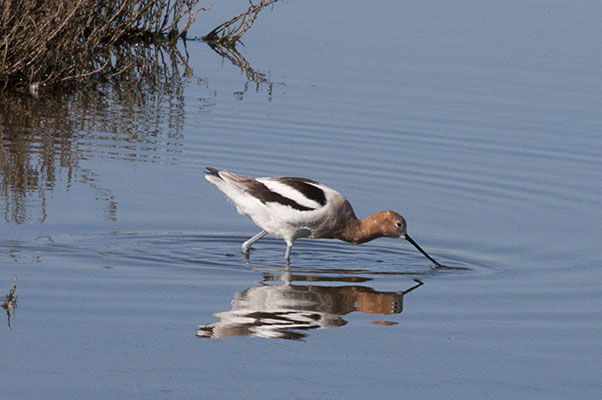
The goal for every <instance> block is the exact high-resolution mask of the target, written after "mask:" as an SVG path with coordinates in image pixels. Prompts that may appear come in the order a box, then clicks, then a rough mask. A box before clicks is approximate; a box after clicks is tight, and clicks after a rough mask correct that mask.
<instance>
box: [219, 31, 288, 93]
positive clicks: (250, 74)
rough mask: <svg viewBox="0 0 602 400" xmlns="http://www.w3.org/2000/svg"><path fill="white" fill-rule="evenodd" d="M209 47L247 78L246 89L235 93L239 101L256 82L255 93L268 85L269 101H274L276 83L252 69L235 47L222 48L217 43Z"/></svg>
mask: <svg viewBox="0 0 602 400" xmlns="http://www.w3.org/2000/svg"><path fill="white" fill-rule="evenodd" d="M209 46H210V47H211V48H212V49H213V50H214V51H215V52H216V53H217V54H219V55H220V56H222V57H223V58H227V59H228V60H229V61H230V62H231V63H232V64H233V65H235V66H236V67H238V68H240V71H241V72H242V73H243V74H245V77H246V79H247V82H246V83H245V88H244V89H243V90H242V91H240V92H234V95H235V96H236V97H237V98H238V99H239V100H242V99H243V97H244V94H245V93H246V92H247V91H248V89H249V82H255V91H256V92H259V90H260V87H261V85H262V84H266V85H267V91H268V100H270V101H271V100H272V93H273V87H274V82H272V81H270V80H269V79H268V76H267V75H266V74H264V73H263V72H259V71H255V70H254V69H253V68H252V67H251V65H250V64H249V63H248V62H247V60H246V59H245V58H244V57H243V55H242V54H240V53H239V52H238V50H236V48H235V47H234V46H232V47H225V46H221V45H219V44H217V43H209ZM281 85H282V83H281Z"/></svg>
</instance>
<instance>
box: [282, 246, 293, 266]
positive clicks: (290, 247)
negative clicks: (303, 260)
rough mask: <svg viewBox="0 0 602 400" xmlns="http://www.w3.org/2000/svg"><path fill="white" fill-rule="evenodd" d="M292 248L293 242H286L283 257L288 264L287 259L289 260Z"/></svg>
mask: <svg viewBox="0 0 602 400" xmlns="http://www.w3.org/2000/svg"><path fill="white" fill-rule="evenodd" d="M292 248H293V242H290V243H289V242H288V241H287V242H286V252H285V253H284V259H285V260H286V263H287V264H288V263H289V261H290V260H291V249H292Z"/></svg>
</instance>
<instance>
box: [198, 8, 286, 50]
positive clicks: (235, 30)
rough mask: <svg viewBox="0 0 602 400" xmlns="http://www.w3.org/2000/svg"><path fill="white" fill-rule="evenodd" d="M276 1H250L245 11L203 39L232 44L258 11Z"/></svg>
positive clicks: (250, 23) (249, 26)
mask: <svg viewBox="0 0 602 400" xmlns="http://www.w3.org/2000/svg"><path fill="white" fill-rule="evenodd" d="M276 1H278V0H260V2H259V3H257V4H253V3H251V5H250V6H249V9H248V10H247V11H245V12H243V13H242V14H240V15H237V16H236V17H234V18H232V19H231V20H229V21H226V22H224V23H223V24H221V25H219V26H217V27H216V28H215V29H213V30H212V31H211V32H209V33H208V34H206V35H205V36H203V40H206V41H207V42H210V43H214V44H220V45H222V46H227V47H232V46H234V44H235V43H236V42H237V41H238V40H240V38H241V37H242V35H244V34H245V32H246V31H248V30H249V29H250V28H251V26H252V25H253V23H254V22H255V19H256V18H257V15H258V14H259V12H260V11H261V10H263V9H264V8H265V7H266V6H268V5H270V4H273V3H275V2H276Z"/></svg>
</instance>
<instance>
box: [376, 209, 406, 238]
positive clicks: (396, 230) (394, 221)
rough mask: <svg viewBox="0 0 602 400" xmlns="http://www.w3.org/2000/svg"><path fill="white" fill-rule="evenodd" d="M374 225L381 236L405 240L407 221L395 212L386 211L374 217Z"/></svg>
mask: <svg viewBox="0 0 602 400" xmlns="http://www.w3.org/2000/svg"><path fill="white" fill-rule="evenodd" d="M373 217H374V220H373V221H374V224H375V225H376V226H378V228H376V227H374V229H376V230H377V231H379V233H380V235H381V236H385V237H392V238H401V239H405V237H406V229H407V224H406V220H405V219H404V218H403V217H402V216H401V215H399V214H398V213H396V212H395V211H391V210H385V211H381V212H379V213H376V214H374V215H373Z"/></svg>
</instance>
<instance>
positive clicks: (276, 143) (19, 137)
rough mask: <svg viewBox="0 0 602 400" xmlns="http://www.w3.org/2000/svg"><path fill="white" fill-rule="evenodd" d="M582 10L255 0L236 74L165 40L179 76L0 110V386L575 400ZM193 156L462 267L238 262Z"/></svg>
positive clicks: (596, 301)
mask: <svg viewBox="0 0 602 400" xmlns="http://www.w3.org/2000/svg"><path fill="white" fill-rule="evenodd" d="M245 7H246V5H245V4H244V2H242V3H241V5H238V6H237V5H236V4H229V5H227V4H225V3H224V4H221V3H219V2H218V3H217V4H216V6H215V9H214V10H212V11H211V12H209V13H206V14H201V15H199V17H198V18H197V22H196V24H195V26H194V28H193V29H194V32H193V36H194V35H199V36H200V35H202V34H204V33H206V32H207V31H208V30H210V29H211V28H212V27H213V26H215V25H217V24H219V23H221V22H223V20H225V19H227V18H229V17H230V16H233V15H235V14H237V13H239V12H241V11H242V9H244V8H245ZM601 13H602V6H599V5H598V4H597V3H583V4H582V3H579V4H574V3H564V2H559V1H551V2H530V3H524V2H504V3H496V2H462V3H460V4H449V3H448V2H440V1H428V2H420V3H416V4H410V3H397V2H385V3H383V4H367V3H364V2H348V3H345V6H344V7H342V5H341V4H336V3H332V4H331V3H325V4H324V3H320V5H319V8H316V7H315V5H314V6H311V7H308V5H307V4H306V3H295V2H284V3H276V4H275V5H274V7H272V8H270V9H267V10H264V11H263V12H262V14H260V15H259V18H258V19H257V22H256V24H255V25H254V26H253V28H252V30H251V31H249V32H248V33H247V34H246V35H245V36H244V39H243V40H244V43H245V47H242V46H239V50H240V55H242V56H243V57H244V59H245V60H246V63H247V64H246V65H247V69H246V70H241V69H240V68H239V67H238V66H236V65H233V64H232V63H231V62H230V61H229V60H228V59H226V58H224V59H222V58H221V57H220V56H219V55H218V54H216V53H215V52H214V51H213V50H212V49H211V48H209V47H208V46H207V45H206V44H205V43H203V42H200V41H189V42H188V43H187V46H186V49H185V50H184V48H183V47H182V52H183V53H184V51H186V52H187V54H188V56H189V59H188V65H189V66H190V68H192V70H193V75H192V76H190V77H183V78H181V79H176V78H174V79H171V80H167V81H166V82H165V83H164V84H163V85H160V86H157V87H148V86H144V85H143V86H142V87H140V88H135V87H130V86H128V85H124V88H122V91H119V90H116V89H109V88H107V89H106V90H105V92H103V93H102V94H94V95H90V94H86V93H76V94H74V95H72V96H71V95H65V96H61V97H60V98H58V99H57V98H56V97H50V95H48V96H46V95H42V96H40V98H37V99H36V98H32V97H27V96H23V97H18V98H17V97H15V98H11V99H4V100H3V101H2V109H1V110H0V111H1V112H0V132H2V135H3V143H2V144H3V146H2V149H3V152H2V155H1V156H2V157H1V158H0V162H1V163H0V164H1V165H2V175H0V178H1V179H2V195H1V201H0V204H1V206H2V215H3V218H2V219H0V232H1V233H0V297H3V296H4V295H6V294H8V292H9V289H10V286H11V284H12V279H13V276H17V279H18V281H17V290H16V294H17V295H18V296H19V297H18V300H17V306H18V308H17V309H16V310H15V313H14V315H12V317H11V319H10V328H9V326H8V325H6V326H4V327H0V339H1V340H0V354H2V357H0V371H1V372H0V381H1V382H2V387H3V389H2V391H3V393H4V396H6V398H27V399H38V398H39V399H42V398H44V399H49V398H50V399H54V398H71V397H77V398H81V397H88V398H107V397H112V398H123V399H125V398H127V399H135V398H144V399H149V398H160V399H164V398H181V399H193V398H195V399H196V398H224V399H225V398H240V397H245V398H251V399H255V398H269V399H271V398H282V397H290V398H301V399H305V398H308V399H309V398H312V399H322V398H324V399H326V398H333V397H337V398H338V397H341V398H351V399H359V398H365V397H366V396H371V397H375V396H376V397H385V396H387V397H388V396H398V397H399V396H405V397H408V398H418V399H430V398H440V397H450V398H466V399H482V398H517V399H519V398H525V399H526V398H529V399H533V398H542V399H543V398H545V399H565V398H568V397H571V398H573V397H578V398H580V399H599V398H600V395H601V394H602V384H601V383H600V382H601V381H600V376H599V375H600V374H599V370H600V359H601V358H602V342H601V338H602V322H601V321H602V318H601V317H602V311H601V309H602V307H601V306H602V286H601V285H600V282H602V247H601V246H600V244H599V243H600V238H601V237H602V229H601V228H600V223H599V222H600V221H601V220H602V208H601V207H600V199H602V161H601V160H602V136H601V134H600V133H601V131H602V113H600V105H601V104H602V77H601V75H600V73H599V72H600V71H601V70H602V56H601V54H602V45H601V44H600V40H599V38H600V37H601V36H602V25H600V23H599V16H600V15H601ZM207 27H211V28H209V29H206V28H207ZM9 100H10V101H9ZM206 166H212V167H217V168H225V169H230V170H232V171H234V172H239V173H243V174H247V175H252V176H271V175H287V176H291V175H292V176H306V177H309V178H313V179H316V180H318V181H321V182H323V183H325V184H327V185H329V186H331V187H333V188H335V189H337V190H339V191H340V192H342V193H344V194H345V195H346V196H347V197H348V199H349V200H350V201H351V203H352V204H353V206H354V209H355V211H356V213H357V214H358V216H361V217H365V216H367V215H369V214H371V213H373V212H375V211H378V210H381V209H395V210H397V211H399V212H400V213H401V214H402V215H404V216H405V217H406V219H407V220H408V232H409V233H410V235H412V237H413V238H414V239H415V240H416V241H417V242H418V243H420V245H421V246H423V247H424V248H425V249H426V250H427V251H428V252H429V253H430V254H431V255H433V256H434V257H435V258H436V259H437V260H439V261H440V262H441V263H444V264H447V265H450V266H454V267H462V268H466V269H457V270H440V271H438V270H433V269H432V268H431V265H430V263H429V262H428V260H426V259H425V258H424V257H423V256H422V255H420V253H418V252H417V251H416V250H415V249H414V248H413V247H412V246H411V245H409V244H408V243H406V242H400V241H395V240H392V239H381V240H378V241H375V242H371V243H368V244H364V245H361V246H353V245H350V244H346V243H342V242H335V241H312V240H299V241H298V242H297V243H296V244H295V247H294V248H293V253H292V263H291V264H292V265H291V267H290V268H289V269H287V268H285V267H284V266H283V265H282V263H283V255H284V250H285V246H284V243H283V242H282V241H281V240H279V239H276V238H264V239H262V240H261V241H259V242H257V243H256V245H255V251H253V252H252V253H251V257H250V259H248V260H245V259H243V257H242V256H241V255H240V244H241V243H242V242H243V241H244V240H246V239H247V238H249V237H250V236H252V235H254V234H255V233H257V232H258V231H259V230H258V228H257V227H255V226H254V225H253V224H252V222H251V221H250V220H249V219H248V218H246V217H243V216H240V215H238V214H237V213H236V211H235V209H234V207H233V206H232V204H230V203H228V202H227V201H226V199H225V197H224V196H223V195H222V194H221V193H220V192H218V191H217V190H216V189H215V188H214V187H213V186H211V185H210V184H209V183H207V182H206V181H205V180H204V179H203V178H202V175H203V173H202V171H203V169H204V168H205V167H206ZM7 319H8V318H7Z"/></svg>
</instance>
